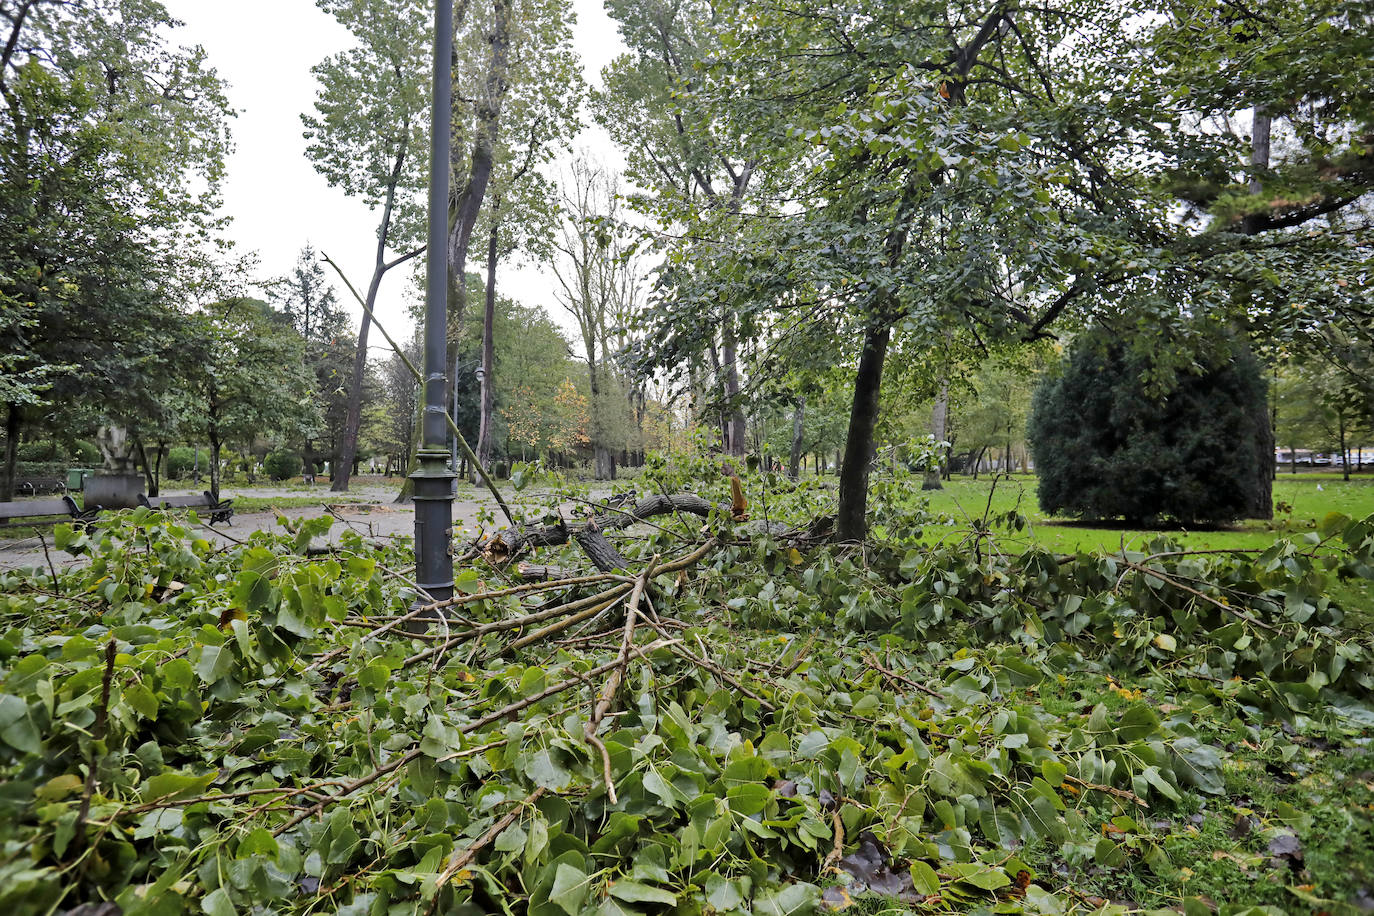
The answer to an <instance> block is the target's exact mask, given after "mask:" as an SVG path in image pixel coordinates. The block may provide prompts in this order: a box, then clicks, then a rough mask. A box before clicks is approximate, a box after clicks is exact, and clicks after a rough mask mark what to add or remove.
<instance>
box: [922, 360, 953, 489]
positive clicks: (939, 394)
mask: <svg viewBox="0 0 1374 916" xmlns="http://www.w3.org/2000/svg"><path fill="white" fill-rule="evenodd" d="M948 419H949V379H947V378H941V379H940V387H939V390H937V391H936V392H935V406H934V407H933V408H932V409H931V411H930V434H931V435H932V436H934V437H935V454H936V455H937V456H938V454H939V452H940V443H941V442H944V441H945V427H946V426H947V425H948ZM942 488H943V484H941V483H940V463H939V461H938V460H936V461H935V463H933V464H932V465H931V466H930V467H927V468H926V474H925V479H924V480H922V481H921V489H922V490H939V489H942Z"/></svg>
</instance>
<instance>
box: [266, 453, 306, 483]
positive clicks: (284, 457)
mask: <svg viewBox="0 0 1374 916" xmlns="http://www.w3.org/2000/svg"><path fill="white" fill-rule="evenodd" d="M262 468H263V470H264V471H266V472H267V476H268V477H270V478H272V479H273V480H286V479H288V478H290V477H295V476H296V475H297V474H299V473H300V472H301V456H300V455H297V454H296V453H295V452H293V451H289V450H288V449H284V448H280V449H277V450H276V451H275V452H271V453H270V454H268V456H267V457H266V458H264V459H263V461H262Z"/></svg>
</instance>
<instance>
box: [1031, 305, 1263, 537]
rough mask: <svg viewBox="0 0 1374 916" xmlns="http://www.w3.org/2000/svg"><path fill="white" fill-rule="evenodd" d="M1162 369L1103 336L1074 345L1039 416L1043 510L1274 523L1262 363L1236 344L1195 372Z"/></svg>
mask: <svg viewBox="0 0 1374 916" xmlns="http://www.w3.org/2000/svg"><path fill="white" fill-rule="evenodd" d="M1162 362H1163V359H1162V358H1161V357H1160V356H1159V354H1158V353H1157V352H1156V348H1155V347H1154V346H1151V347H1150V348H1149V349H1146V348H1143V347H1130V346H1128V345H1127V344H1126V343H1125V342H1123V335H1119V334H1114V333H1111V332H1109V331H1107V330H1105V329H1102V328H1097V329H1094V330H1092V331H1090V332H1088V333H1087V334H1084V335H1083V336H1081V337H1080V338H1079V339H1078V340H1077V341H1076V343H1075V346H1074V348H1073V351H1072V353H1071V354H1070V355H1069V356H1068V357H1067V359H1066V360H1065V363H1064V365H1063V371H1062V373H1061V374H1059V375H1057V376H1052V377H1050V378H1048V379H1046V381H1045V382H1044V383H1042V384H1041V386H1040V388H1039V389H1038V390H1037V391H1036V394H1035V400H1034V403H1033V405H1032V408H1031V416H1030V429H1029V435H1030V441H1031V450H1032V454H1033V455H1034V456H1035V466H1036V471H1037V473H1038V474H1039V477H1040V507H1041V508H1042V509H1044V510H1045V511H1046V512H1050V513H1055V514H1063V515H1072V516H1076V517H1079V518H1090V519H1108V518H1124V519H1126V520H1127V521H1128V522H1130V523H1133V524H1139V523H1142V522H1154V521H1158V520H1162V519H1171V520H1174V521H1177V522H1180V523H1183V524H1192V523H1195V522H1213V523H1215V522H1226V521H1231V520H1233V519H1236V518H1240V517H1244V516H1256V515H1259V516H1267V515H1268V512H1267V509H1268V506H1267V503H1268V498H1269V496H1268V494H1269V489H1268V486H1267V483H1268V478H1269V475H1270V473H1271V470H1272V467H1271V465H1270V461H1272V457H1270V458H1269V459H1268V460H1264V457H1263V456H1272V439H1271V438H1270V432H1269V422H1268V416H1267V398H1266V388H1265V382H1264V378H1263V376H1262V374H1261V371H1260V366H1259V363H1258V362H1257V361H1256V360H1255V358H1254V357H1253V356H1252V355H1250V353H1249V352H1248V350H1246V349H1245V348H1243V347H1241V346H1239V345H1232V346H1227V347H1222V348H1217V349H1216V350H1214V351H1213V352H1212V353H1210V354H1201V355H1198V356H1197V357H1196V358H1195V363H1194V365H1195V368H1196V370H1197V371H1195V372H1192V373H1188V372H1182V371H1180V372H1178V373H1169V372H1164V373H1160V371H1159V369H1160V364H1161V363H1162ZM1170 378H1171V380H1170V381H1165V379H1170ZM1262 503H1264V505H1262Z"/></svg>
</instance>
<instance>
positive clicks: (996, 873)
mask: <svg viewBox="0 0 1374 916" xmlns="http://www.w3.org/2000/svg"><path fill="white" fill-rule="evenodd" d="M945 872H946V873H947V874H949V875H950V877H952V878H954V880H955V881H958V882H961V883H963V884H969V885H972V886H973V887H976V888H979V889H981V890H985V891H995V890H997V889H998V888H1000V887H1006V886H1007V885H1008V884H1011V879H1010V878H1008V877H1007V875H1006V872H1004V871H1002V870H1001V869H1000V868H993V867H991V866H989V865H983V864H982V863H981V862H964V863H959V862H956V863H953V864H950V865H947V866H945Z"/></svg>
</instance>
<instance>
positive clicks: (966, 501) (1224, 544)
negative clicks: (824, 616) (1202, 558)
mask: <svg viewBox="0 0 1374 916" xmlns="http://www.w3.org/2000/svg"><path fill="white" fill-rule="evenodd" d="M1319 488H1320V489H1319ZM989 492H991V494H992V499H991V504H990V505H991V512H992V513H993V514H996V513H999V512H1007V511H1009V510H1012V509H1016V510H1017V511H1019V512H1021V514H1023V515H1025V516H1026V518H1027V519H1029V520H1030V522H1031V531H1030V537H1033V538H1034V539H1035V541H1037V542H1038V543H1040V544H1043V545H1045V546H1046V547H1049V548H1051V549H1053V550H1059V551H1063V552H1065V553H1071V552H1075V551H1079V550H1108V551H1116V550H1120V549H1121V547H1122V545H1123V542H1124V545H1125V547H1126V548H1127V549H1134V548H1140V547H1142V546H1144V545H1145V544H1146V543H1148V542H1149V541H1150V540H1153V539H1154V538H1156V537H1160V536H1167V537H1169V538H1170V539H1171V540H1174V541H1177V542H1179V543H1180V544H1182V545H1184V546H1186V547H1190V548H1194V549H1199V550H1216V549H1232V548H1235V549H1260V550H1263V549H1264V548H1266V547H1268V546H1269V545H1270V544H1272V543H1274V539H1275V538H1278V537H1285V536H1294V535H1299V534H1303V533H1305V532H1308V531H1312V530H1315V528H1316V526H1317V522H1318V521H1320V520H1321V518H1322V517H1323V516H1325V515H1326V514H1327V513H1328V512H1342V513H1344V514H1346V515H1349V516H1351V517H1353V518H1363V517H1364V516H1367V515H1371V514H1374V478H1366V479H1359V480H1351V481H1348V482H1347V481H1342V480H1341V479H1340V477H1339V476H1333V475H1327V474H1297V475H1290V474H1286V473H1285V474H1281V475H1279V479H1278V480H1276V481H1275V482H1274V503H1275V505H1276V506H1278V507H1279V511H1276V512H1275V515H1274V518H1273V519H1272V520H1270V521H1255V520H1249V521H1243V522H1238V523H1237V524H1235V525H1233V526H1230V527H1226V528H1221V529H1204V530H1188V529H1161V530H1149V531H1142V530H1140V529H1132V528H1110V527H1100V528H1098V527H1090V526H1087V525H1081V524H1079V523H1077V522H1074V521H1072V520H1070V519H1065V518H1055V517H1052V516H1048V515H1046V514H1045V513H1043V512H1041V511H1040V506H1039V504H1038V503H1037V502H1036V496H1035V494H1036V478H1035V475H1033V474H1016V475H1013V476H1012V477H1011V478H1010V479H1008V478H1006V477H1001V478H998V479H997V481H996V483H995V486H994V483H993V481H991V480H990V479H988V478H986V477H984V478H980V479H978V480H973V479H971V478H967V477H956V478H954V479H953V480H951V481H948V482H946V483H945V487H944V489H943V490H937V491H934V492H931V493H929V494H926V495H927V496H928V497H929V498H930V508H931V509H932V510H933V511H935V512H940V513H945V514H948V515H952V516H954V518H956V519H959V520H963V519H965V518H968V519H976V518H980V517H982V515H983V514H984V512H985V511H987V510H988V508H989V500H988V495H989ZM958 530H959V531H961V532H962V530H963V529H962V527H961V528H960V529H958Z"/></svg>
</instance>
